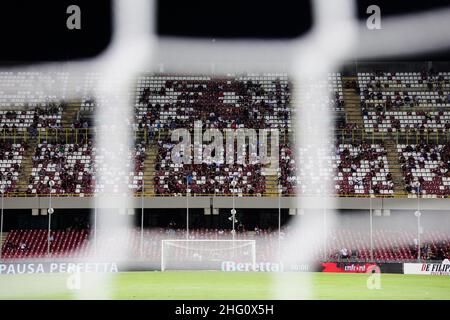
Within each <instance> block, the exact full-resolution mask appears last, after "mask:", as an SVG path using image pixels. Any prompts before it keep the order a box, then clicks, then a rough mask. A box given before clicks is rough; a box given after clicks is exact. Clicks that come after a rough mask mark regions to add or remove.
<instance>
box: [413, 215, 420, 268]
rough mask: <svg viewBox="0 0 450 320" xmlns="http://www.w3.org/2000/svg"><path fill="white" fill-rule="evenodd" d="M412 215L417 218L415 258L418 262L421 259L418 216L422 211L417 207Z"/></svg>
mask: <svg viewBox="0 0 450 320" xmlns="http://www.w3.org/2000/svg"><path fill="white" fill-rule="evenodd" d="M414 215H415V216H416V218H417V260H418V261H419V262H420V260H421V257H420V256H421V252H420V251H421V248H420V216H421V215H422V212H420V209H419V208H417V211H416V212H414Z"/></svg>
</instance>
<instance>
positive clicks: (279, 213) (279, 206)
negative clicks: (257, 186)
mask: <svg viewBox="0 0 450 320" xmlns="http://www.w3.org/2000/svg"><path fill="white" fill-rule="evenodd" d="M280 187H281V186H280V185H278V249H280V242H281V191H282V190H281V188H280Z"/></svg>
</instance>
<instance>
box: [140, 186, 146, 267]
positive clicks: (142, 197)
mask: <svg viewBox="0 0 450 320" xmlns="http://www.w3.org/2000/svg"><path fill="white" fill-rule="evenodd" d="M144 187H145V181H144V182H143V183H142V192H141V244H140V254H141V258H142V257H143V255H144Z"/></svg>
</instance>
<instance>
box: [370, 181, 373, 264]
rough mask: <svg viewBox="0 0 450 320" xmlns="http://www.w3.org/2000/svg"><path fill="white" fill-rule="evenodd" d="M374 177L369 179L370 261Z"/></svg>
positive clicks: (371, 256) (371, 254) (371, 253)
mask: <svg viewBox="0 0 450 320" xmlns="http://www.w3.org/2000/svg"><path fill="white" fill-rule="evenodd" d="M371 191H372V177H371V178H370V180H369V217H370V218H369V219H370V261H373V210H372V193H371Z"/></svg>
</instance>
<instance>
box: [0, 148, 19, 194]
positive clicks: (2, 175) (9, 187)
mask: <svg viewBox="0 0 450 320" xmlns="http://www.w3.org/2000/svg"><path fill="white" fill-rule="evenodd" d="M24 152H25V146H24V145H22V144H11V143H9V142H7V141H0V190H2V191H4V192H5V193H7V192H11V191H14V188H15V186H16V183H17V180H18V179H19V172H20V168H21V164H22V159H23V154H24Z"/></svg>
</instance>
